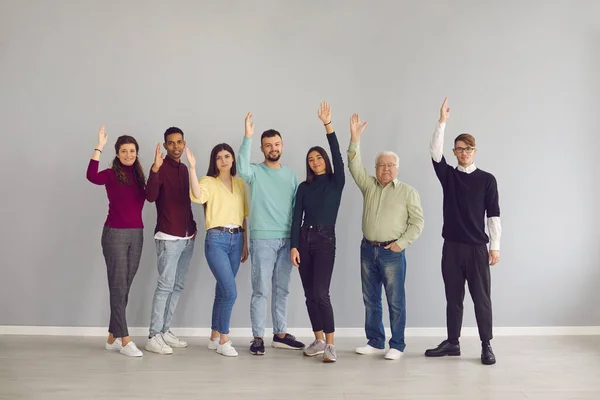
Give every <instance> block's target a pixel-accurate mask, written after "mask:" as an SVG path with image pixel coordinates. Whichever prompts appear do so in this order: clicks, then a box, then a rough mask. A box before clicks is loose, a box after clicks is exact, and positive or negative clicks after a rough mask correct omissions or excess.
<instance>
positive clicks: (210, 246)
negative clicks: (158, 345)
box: [204, 229, 244, 334]
mask: <svg viewBox="0 0 600 400" xmlns="http://www.w3.org/2000/svg"><path fill="white" fill-rule="evenodd" d="M243 246H244V236H243V233H242V232H238V233H230V232H223V231H219V230H216V229H212V230H208V231H207V232H206V240H205V241H204V253H205V255H206V261H207V262H208V267H209V268H210V270H211V272H212V273H213V275H214V276H215V279H216V280H217V286H216V288H215V301H214V302H213V310H212V325H211V329H212V330H215V331H218V332H219V333H223V334H229V321H230V319H231V310H233V304H234V303H235V300H236V299H237V287H236V285H235V276H236V275H237V272H238V269H239V268H240V263H241V259H242V249H243Z"/></svg>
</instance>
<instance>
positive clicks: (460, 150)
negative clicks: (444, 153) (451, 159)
mask: <svg viewBox="0 0 600 400" xmlns="http://www.w3.org/2000/svg"><path fill="white" fill-rule="evenodd" d="M473 150H475V147H457V148H455V149H454V151H455V152H457V153H467V154H471V153H472V152H473Z"/></svg>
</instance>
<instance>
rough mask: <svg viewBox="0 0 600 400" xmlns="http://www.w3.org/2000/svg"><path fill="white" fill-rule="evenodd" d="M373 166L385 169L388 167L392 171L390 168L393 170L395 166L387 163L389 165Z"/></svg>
mask: <svg viewBox="0 0 600 400" xmlns="http://www.w3.org/2000/svg"><path fill="white" fill-rule="evenodd" d="M375 166H376V167H377V168H385V167H388V168H389V169H392V168H394V167H395V166H396V164H392V163H389V164H375Z"/></svg>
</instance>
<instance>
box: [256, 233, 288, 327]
mask: <svg viewBox="0 0 600 400" xmlns="http://www.w3.org/2000/svg"><path fill="white" fill-rule="evenodd" d="M250 256H251V259H252V268H251V275H252V299H251V301H250V319H251V320H252V335H254V336H256V337H263V336H264V334H265V325H266V323H267V296H268V295H269V284H271V285H272V296H271V317H272V318H273V334H278V333H286V329H287V321H286V320H287V303H288V294H289V285H290V276H291V273H292V262H291V260H290V239H252V240H250Z"/></svg>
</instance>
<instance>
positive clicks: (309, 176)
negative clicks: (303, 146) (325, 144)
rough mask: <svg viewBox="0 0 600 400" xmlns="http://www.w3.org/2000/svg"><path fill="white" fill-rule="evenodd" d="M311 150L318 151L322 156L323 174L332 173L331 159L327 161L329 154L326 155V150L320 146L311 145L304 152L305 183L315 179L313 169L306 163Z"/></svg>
mask: <svg viewBox="0 0 600 400" xmlns="http://www.w3.org/2000/svg"><path fill="white" fill-rule="evenodd" d="M313 151H316V152H317V153H319V154H320V155H321V157H323V160H325V174H326V175H331V174H333V168H331V161H329V155H327V152H326V151H325V149H324V148H322V147H321V146H315V147H311V148H310V149H309V150H308V153H306V183H311V182H312V181H313V179H315V173H314V172H313V170H312V169H311V168H310V165H309V164H308V156H309V155H310V153H312V152H313Z"/></svg>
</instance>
